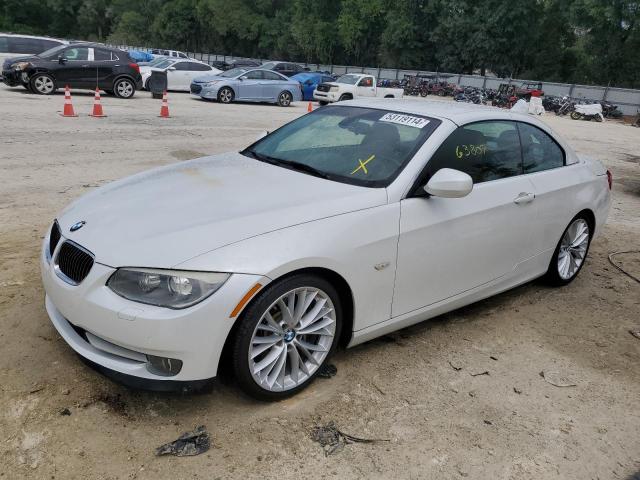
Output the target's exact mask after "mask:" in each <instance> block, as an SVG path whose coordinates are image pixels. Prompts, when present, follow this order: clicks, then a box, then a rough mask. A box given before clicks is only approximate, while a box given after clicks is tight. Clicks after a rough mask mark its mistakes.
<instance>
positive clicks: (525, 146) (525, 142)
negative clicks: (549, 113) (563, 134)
mask: <svg viewBox="0 0 640 480" xmlns="http://www.w3.org/2000/svg"><path fill="white" fill-rule="evenodd" d="M518 129H519V130H520V141H521V142H522V160H523V163H524V173H533V172H540V171H542V170H549V169H551V168H558V167H562V166H563V165H564V164H565V155H564V151H563V150H562V148H560V146H559V145H558V144H557V143H556V142H555V140H553V138H551V137H550V136H549V135H548V134H547V133H545V132H543V131H542V130H540V129H539V128H538V127H534V126H533V125H529V124H528V123H518Z"/></svg>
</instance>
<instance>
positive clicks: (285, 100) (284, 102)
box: [278, 90, 293, 107]
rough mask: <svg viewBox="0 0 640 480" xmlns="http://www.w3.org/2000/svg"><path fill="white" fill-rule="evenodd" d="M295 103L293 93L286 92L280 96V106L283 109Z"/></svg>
mask: <svg viewBox="0 0 640 480" xmlns="http://www.w3.org/2000/svg"><path fill="white" fill-rule="evenodd" d="M291 102H293V95H291V92H289V91H287V90H285V91H284V92H280V95H278V105H279V106H281V107H288V106H289V105H291Z"/></svg>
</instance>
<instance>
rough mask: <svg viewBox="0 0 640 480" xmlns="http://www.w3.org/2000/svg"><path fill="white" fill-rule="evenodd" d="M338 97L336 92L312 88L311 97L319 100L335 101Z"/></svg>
mask: <svg viewBox="0 0 640 480" xmlns="http://www.w3.org/2000/svg"><path fill="white" fill-rule="evenodd" d="M339 98H340V97H339V96H338V93H336V92H319V91H318V90H314V92H313V99H314V100H317V101H319V102H337V101H338V99H339Z"/></svg>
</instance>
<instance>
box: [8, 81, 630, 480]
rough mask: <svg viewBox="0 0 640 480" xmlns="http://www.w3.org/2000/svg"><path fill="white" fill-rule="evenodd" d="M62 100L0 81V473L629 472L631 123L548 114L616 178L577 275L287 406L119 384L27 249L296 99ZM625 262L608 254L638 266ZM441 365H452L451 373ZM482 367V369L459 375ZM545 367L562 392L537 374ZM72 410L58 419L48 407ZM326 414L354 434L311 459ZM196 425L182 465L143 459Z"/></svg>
mask: <svg viewBox="0 0 640 480" xmlns="http://www.w3.org/2000/svg"><path fill="white" fill-rule="evenodd" d="M92 102H93V96H92V94H90V93H88V92H85V93H80V92H78V93H77V94H74V103H75V107H76V110H77V111H78V113H80V114H81V116H80V117H79V118H61V117H60V116H59V115H58V113H56V112H59V111H61V109H62V104H63V95H62V94H57V95H54V96H51V97H40V96H35V95H29V94H27V93H26V92H25V91H23V90H21V89H9V88H7V87H5V86H2V87H0V179H1V180H2V181H1V183H0V352H1V355H0V478H7V479H12V480H13V479H21V478H30V479H54V478H56V479H230V478H242V479H253V478H279V479H282V478H313V479H317V478H373V479H388V478H397V479H423V478H424V479H431V478H433V479H456V478H465V477H466V478H473V479H518V480H521V479H548V478H549V479H551V478H553V479H557V478H563V479H580V480H584V479H618V478H627V477H629V476H630V475H632V474H634V473H635V472H638V471H639V470H640V414H639V412H640V410H639V409H638V406H639V405H640V368H639V365H640V339H638V338H635V337H633V336H632V335H631V334H630V333H629V330H630V329H631V328H634V327H640V285H639V284H637V283H635V282H634V281H633V280H631V279H630V278H628V277H626V276H624V275H622V274H621V273H620V272H618V271H617V270H616V269H615V268H614V267H612V266H611V265H610V264H609V263H608V260H607V255H608V254H609V253H610V252H615V251H625V250H634V249H638V248H640V218H639V215H638V213H639V212H640V129H635V128H632V127H630V126H627V125H623V124H621V123H618V122H609V121H607V122H605V123H603V124H596V123H590V122H583V121H572V120H570V119H568V118H557V117H555V116H545V118H544V119H545V120H546V121H548V122H549V123H550V124H551V125H552V126H553V127H554V128H555V129H557V130H558V131H559V132H560V133H562V134H563V135H564V136H565V137H566V138H567V139H568V140H569V141H570V143H571V144H572V145H573V146H574V147H575V148H576V149H577V150H578V151H579V152H580V153H588V154H591V155H592V156H595V157H596V158H599V159H600V160H602V161H603V162H604V163H605V164H606V165H607V167H609V168H610V169H611V170H612V172H613V175H614V179H615V180H614V182H615V183H614V200H613V205H612V210H611V214H610V217H609V221H608V224H607V225H606V227H605V229H604V233H603V235H602V236H601V237H600V238H598V239H597V240H596V241H595V242H594V244H593V245H592V250H591V251H590V255H589V259H588V262H587V264H586V266H585V268H584V269H583V270H582V272H581V274H580V276H579V277H578V279H577V280H576V281H575V282H573V283H572V284H571V285H570V286H568V287H565V288H562V289H551V288H548V287H546V286H544V285H543V284H541V283H540V282H533V283H530V284H527V285H524V286H522V287H520V288H517V289H515V290H513V291H510V292H508V293H505V294H502V295H499V296H497V297H495V298H492V299H489V300H486V301H483V302H480V303H477V304H475V305H472V306H469V307H467V308H464V309H461V310H459V311H456V312H453V313H450V314H447V315H444V316H442V317H439V318H437V319H435V320H433V321H430V322H426V323H423V324H420V325H417V326H414V327H412V328H409V329H405V330H402V331H400V332H397V333H395V334H392V335H389V336H386V337H384V338H382V339H379V340H375V341H371V342H369V343H367V344H365V345H362V346H359V347H356V348H354V349H351V350H347V351H341V352H339V353H338V354H337V355H336V357H335V358H334V363H335V365H336V366H337V368H338V374H337V376H335V377H333V378H331V379H319V380H318V381H316V382H315V383H314V384H313V385H312V386H311V387H310V388H308V389H307V390H305V391H304V392H303V393H301V394H299V395H298V396H296V397H295V398H292V399H289V400H286V401H283V402H279V403H273V404H265V403H259V402H256V401H253V400H251V399H249V398H247V397H246V396H244V395H242V394H241V393H240V392H239V390H238V389H237V387H236V386H234V385H233V383H229V382H226V383H222V382H217V383H216V385H215V386H214V388H213V390H212V391H211V392H208V393H205V394H200V395H192V396H180V395H168V394H155V393H148V392H141V391H133V390H129V389H127V388H124V387H121V386H119V385H116V384H114V383H112V382H111V381H110V380H107V379H106V378H104V377H103V376H101V375H100V374H98V373H96V372H94V371H93V370H92V369H90V368H88V367H86V366H85V365H84V364H83V363H81V362H80V360H79V358H78V357H77V356H76V355H75V354H74V353H73V351H72V350H71V349H70V348H69V347H68V346H67V345H66V344H65V342H64V341H63V340H62V339H61V338H60V337H59V335H58V334H57V333H56V331H55V330H54V328H53V327H52V325H51V323H50V322H49V319H48V318H47V315H46V313H45V310H44V306H43V296H44V293H43V290H42V287H41V284H40V278H39V266H38V255H39V249H40V243H41V239H42V237H43V235H44V233H45V231H46V230H47V228H48V227H49V226H50V224H51V221H52V219H53V218H54V217H55V215H56V213H57V212H58V211H59V210H60V209H62V207H64V206H65V205H66V204H67V203H68V202H70V201H71V200H73V199H74V198H76V197H78V196H80V195H82V194H83V193H85V192H88V191H90V190H91V189H93V188H96V187H97V186H100V185H103V184H105V183H107V182H109V181H111V180H114V179H117V178H121V177H124V176H126V175H130V174H133V173H136V172H139V171H141V170H145V169H148V168H150V167H153V166H156V165H164V164H168V163H171V162H176V161H183V160H186V159H191V158H195V157H199V156H203V155H208V154H214V153H218V152H224V151H229V150H238V149H240V148H241V147H243V146H245V145H247V144H248V143H250V142H251V141H252V140H253V139H254V138H256V136H257V135H258V134H259V132H260V131H262V130H265V129H266V130H271V129H273V128H275V127H277V126H279V125H281V124H283V123H285V122H287V121H289V120H291V119H293V118H295V117H297V116H298V115H301V114H303V113H305V112H306V104H297V105H295V106H293V107H291V108H287V109H283V108H279V107H275V106H268V105H236V104H234V105H228V106H224V105H218V104H215V103H207V102H202V101H198V100H195V99H192V98H190V97H189V96H188V95H187V94H171V95H170V108H171V114H172V115H173V118H171V119H168V120H167V119H160V118H158V117H157V115H158V112H159V109H160V103H159V102H158V101H157V100H152V99H151V98H150V95H149V94H148V93H141V94H138V95H137V96H136V98H135V99H134V100H129V101H127V100H118V99H114V98H109V97H107V98H104V99H103V103H104V107H105V111H106V113H107V114H108V115H109V117H108V118H105V119H94V118H90V117H88V116H87V114H88V113H89V112H90V110H91V104H92ZM639 258H640V257H639V256H638V255H631V254H627V255H621V256H619V257H618V258H617V260H618V261H619V262H621V263H623V264H624V265H625V268H627V269H629V270H630V271H634V272H635V274H636V275H640V260H639ZM453 367H456V368H453ZM484 371H487V372H488V374H486V375H477V376H474V375H475V374H478V373H481V372H484ZM541 371H544V372H557V374H558V375H560V376H562V377H565V378H567V379H568V380H569V382H570V383H574V384H575V386H573V387H556V386H553V385H551V384H550V383H547V382H546V381H545V380H544V379H543V378H542V377H541V376H540V372H541ZM63 409H68V412H69V413H70V415H62V414H61V413H60V412H61V411H63ZM329 421H334V422H335V423H336V425H338V427H339V428H340V429H341V430H343V431H345V432H347V433H350V434H353V435H356V436H360V437H370V438H378V439H385V440H388V441H385V442H379V443H373V444H363V443H355V444H350V445H347V446H346V447H345V448H344V449H343V450H342V451H340V452H339V453H336V454H334V455H330V456H325V454H324V453H323V450H322V449H321V447H320V446H319V445H318V444H317V443H314V442H313V441H312V440H311V439H310V431H311V429H312V428H313V427H314V426H315V425H319V424H324V423H326V422H329ZM198 425H205V426H206V427H207V428H208V430H209V432H210V433H211V435H212V439H213V442H212V443H213V445H212V448H211V449H210V450H209V451H208V452H207V453H205V454H202V455H200V456H196V457H185V458H177V457H155V456H154V449H155V448H156V447H157V446H159V445H161V444H163V443H165V442H168V441H170V440H173V439H174V438H176V437H177V436H178V435H180V434H181V433H182V432H184V431H187V430H191V429H193V428H194V427H196V426H198Z"/></svg>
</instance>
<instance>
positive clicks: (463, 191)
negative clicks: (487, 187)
mask: <svg viewBox="0 0 640 480" xmlns="http://www.w3.org/2000/svg"><path fill="white" fill-rule="evenodd" d="M471 190H473V180H472V179H471V177H470V176H469V175H468V174H466V173H464V172H461V171H460V170H454V169H453V168H441V169H440V170H438V171H437V172H436V173H435V174H434V175H433V177H431V179H430V180H429V181H428V182H427V184H426V185H425V186H424V191H425V192H427V193H428V194H429V195H433V196H434V197H443V198H461V197H466V196H467V195H469V193H471Z"/></svg>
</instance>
